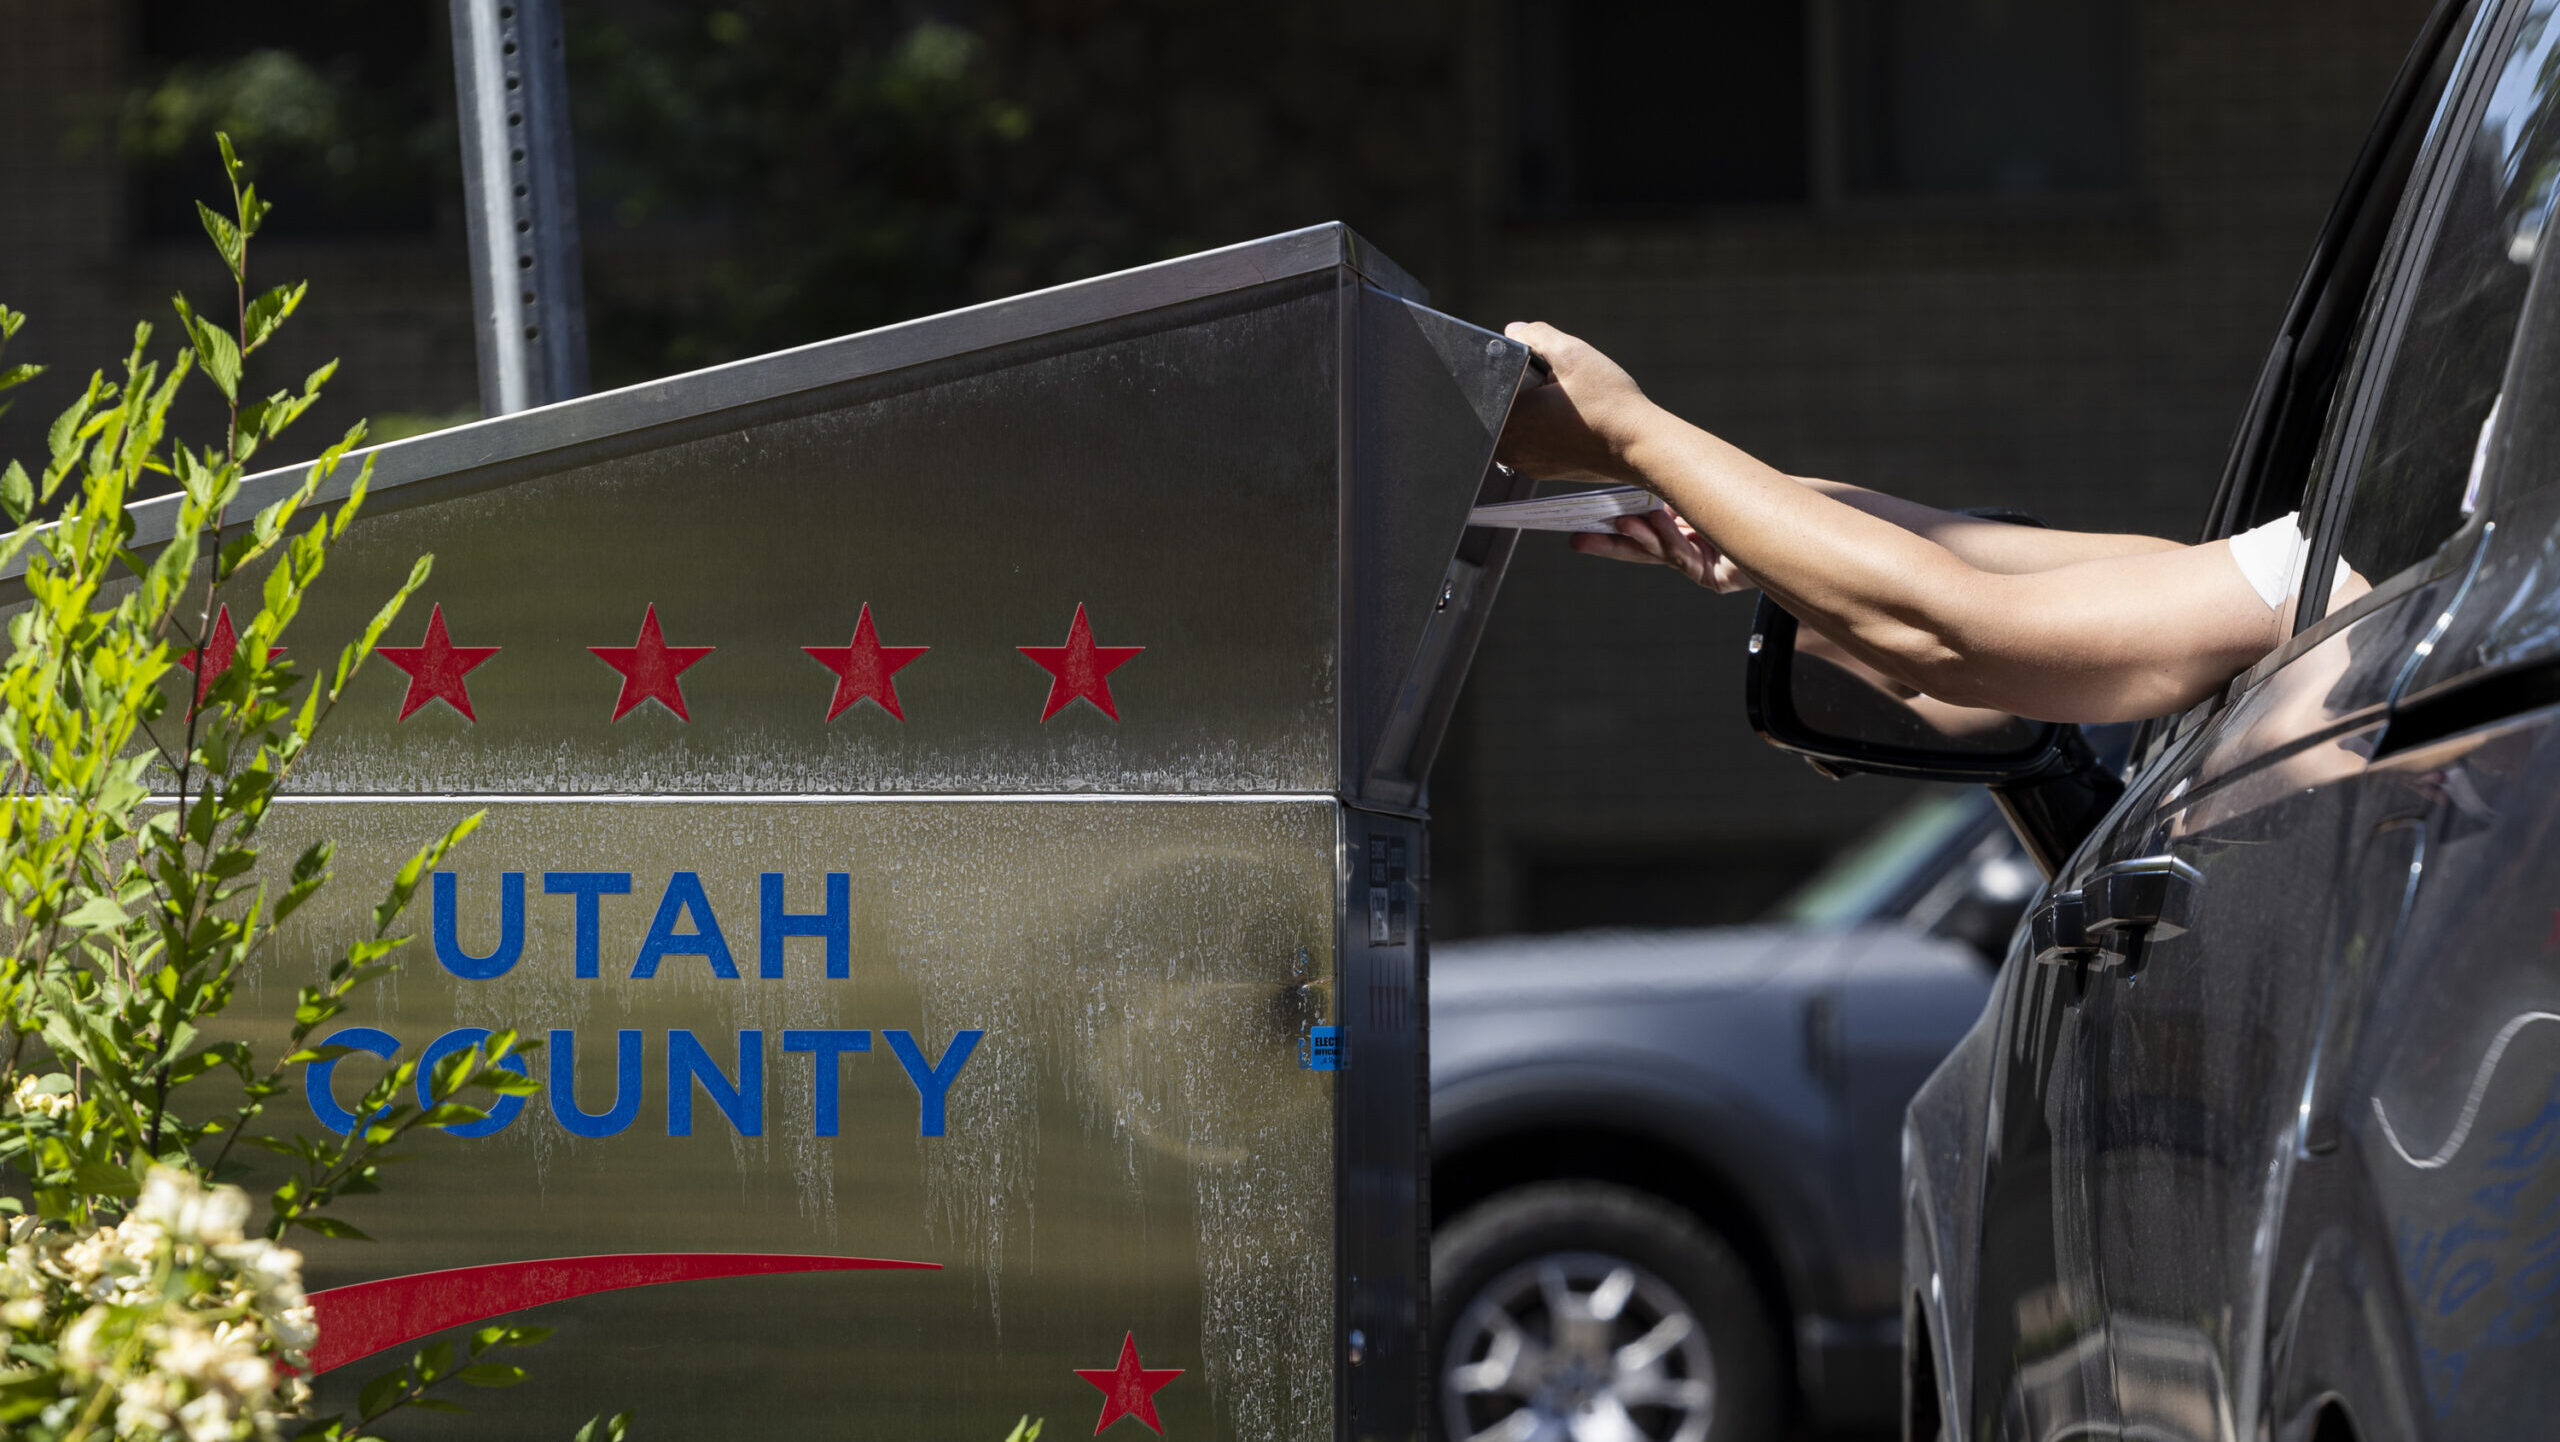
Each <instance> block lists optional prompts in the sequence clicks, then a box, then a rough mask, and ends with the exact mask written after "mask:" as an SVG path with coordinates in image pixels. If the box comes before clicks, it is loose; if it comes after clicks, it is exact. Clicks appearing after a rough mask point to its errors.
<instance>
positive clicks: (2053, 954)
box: [2027, 856, 2204, 967]
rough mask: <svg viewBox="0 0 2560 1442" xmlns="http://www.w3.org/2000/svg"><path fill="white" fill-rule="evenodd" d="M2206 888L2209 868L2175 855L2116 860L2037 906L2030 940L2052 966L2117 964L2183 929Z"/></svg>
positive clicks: (2029, 926)
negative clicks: (2147, 943)
mask: <svg viewBox="0 0 2560 1442" xmlns="http://www.w3.org/2000/svg"><path fill="white" fill-rule="evenodd" d="M2203 889H2204V876H2203V874H2202V873H2200V872H2198V871H2197V870H2196V869H2195V868H2194V867H2192V866H2190V865H2188V864H2187V863H2185V862H2183V861H2180V860H2179V859H2178V858H2176V857H2174V856H2141V857H2136V858H2134V859H2132V860H2130V861H2117V862H2112V863H2110V864H2108V865H2106V866H2102V867H2100V868H2098V870H2097V871H2096V872H2095V873H2094V874H2092V875H2091V876H2090V877H2089V879H2088V880H2087V881H2084V882H2082V883H2081V884H2080V885H2079V887H2078V888H2077V889H2075V890H2071V891H2057V892H2055V893H2054V894H2053V895H2052V897H2051V898H2050V899H2048V900H2047V901H2046V902H2045V904H2044V905H2042V906H2040V907H2038V908H2036V912H2035V915H2034V916H2033V917H2031V918H2029V919H2028V923H2027V934H2028V942H2029V945H2030V946H2031V947H2032V948H2033V954H2034V956H2035V959H2036V960H2038V961H2040V962H2043V963H2045V964H2046V965H2048V966H2060V965H2065V964H2069V963H2080V962H2091V963H2095V964H2097V965H2099V966H2101V967H2106V966H2112V965H2114V964H2115V963H2116V962H2118V961H2121V960H2123V959H2125V958H2126V957H2127V956H2128V955H2130V954H2131V953H2132V952H2133V950H2134V949H2135V947H2136V946H2137V945H2138V944H2139V943H2140V942H2142V941H2144V940H2151V941H2164V940H2167V939H2168V938H2170V937H2173V936H2178V935H2181V934H2183V933H2184V932H2185V931H2186V929H2187V926H2188V924H2189V923H2190V922H2192V921H2193V920H2194V917H2195V905H2196V897H2197V895H2198V894H2199V893H2200V892H2202V891H2203Z"/></svg>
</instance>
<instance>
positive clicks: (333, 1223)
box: [293, 1217, 373, 1242]
mask: <svg viewBox="0 0 2560 1442" xmlns="http://www.w3.org/2000/svg"><path fill="white" fill-rule="evenodd" d="M293 1224H294V1225H295V1226H297V1227H305V1228H308V1229H310V1230H312V1231H315V1232H318V1233H319V1234H320V1235H322V1236H324V1237H333V1238H336V1239H337V1240H339V1241H342V1242H370V1241H372V1240H373V1238H372V1237H370V1236H367V1235H366V1234H365V1233H364V1231H363V1230H362V1229H360V1228H358V1227H356V1226H355V1225H353V1224H352V1223H348V1222H342V1221H339V1220H338V1219H337V1218H336V1217H296V1218H294V1219H293Z"/></svg>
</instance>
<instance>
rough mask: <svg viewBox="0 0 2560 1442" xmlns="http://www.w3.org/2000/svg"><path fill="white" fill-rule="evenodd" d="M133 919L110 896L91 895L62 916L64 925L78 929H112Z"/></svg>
mask: <svg viewBox="0 0 2560 1442" xmlns="http://www.w3.org/2000/svg"><path fill="white" fill-rule="evenodd" d="M132 920H133V918H132V917H130V916H127V915H125V913H124V908H123V907H121V906H118V905H116V899H115V898H114V897H112V896H93V897H91V898H89V900H88V901H87V902H85V903H83V904H82V905H81V906H80V907H79V908H78V909H77V910H75V911H73V912H72V913H71V914H70V915H68V916H66V917H64V918H62V922H63V924H64V925H65V926H69V927H72V928H75V929H77V930H80V931H113V930H116V929H118V928H120V927H123V926H125V925H126V924H128V923H130V922H131V921H132Z"/></svg>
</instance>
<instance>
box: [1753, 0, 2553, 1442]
mask: <svg viewBox="0 0 2560 1442" xmlns="http://www.w3.org/2000/svg"><path fill="white" fill-rule="evenodd" d="M2555 190H2560V0H2463V3H2447V4H2445V5H2443V6H2442V7H2440V8H2439V10H2438V11H2437V12H2436V13H2435V15H2434V16H2433V17H2432V18H2431V19H2430V20H2429V21H2428V23H2427V25H2426V28H2425V30H2424V32H2423V33H2422V35H2421V38H2420V42H2419V45H2418V47H2417V49H2416V51H2415V53H2414V54H2413V55H2412V57H2411V59H2410V62H2409V64H2408V66H2407V68H2406V69H2405V70H2404V72H2403V74H2402V76H2401V79H2400V81H2399V82H2398V84H2397V85H2396V87H2395V89H2394V91H2393V94H2392V96H2391V98H2390V101H2389V103H2388V104H2387V105H2386V107H2385V109H2384V113H2383V116H2382V120H2381V123H2380V125H2379V127H2378V128H2377V130H2376V133H2375V136H2374V138H2373V140H2372V141H2371V142H2370V143H2369V144H2368V146H2367V148H2366V150H2365V153H2364V155H2363V156H2362V158H2361V159H2360V160H2359V161H2358V163H2357V165H2356V167H2355V170H2354V172H2353V175H2352V176H2351V179H2350V183H2349V185H2348V187H2347V191H2346V193H2345V195H2344V197H2343V198H2342V200H2341V202H2340V204H2339V206H2338V208H2337V211H2336V213H2335V214H2334V216H2333V218H2332V220H2331V223H2330V225H2329V228H2328V230H2327V231H2326V233H2325V234H2324V235H2323V236H2322V238H2321V240H2320V243H2319V245H2318V246H2317V248H2316V249H2315V251H2314V255H2313V260H2312V263H2311V265H2310V266H2309V268H2308V269H2307V271H2306V273H2305V277H2304V280H2303V283H2302V287H2301V291H2300V293H2299V295H2298V297H2297V299H2296V301H2295V303H2294V306H2293V308H2292V310H2291V313H2290V314H2289V315H2288V317H2287V319H2286V321H2285V324H2284V327H2283V329H2282V331H2281V333H2280V335H2279V337H2278V340H2277V343H2276V345H2275V347H2274V349H2273V351H2272V352H2271V354H2270V356H2269V359H2268V362H2267V366H2266V368H2265V370H2264V372H2263V373H2262V376H2261V379H2260V383H2259V386H2258V390H2257V393H2256V394H2255V396H2254V397H2252V398H2251V400H2250V402H2249V406H2248V409H2247V412H2246V418H2245V420H2244V423H2243V425H2242V428H2241V433H2240V436H2239V438H2238V441H2237V443H2236V445H2235V447H2234V449H2233V454H2232V459H2231V463H2230V466H2229V468H2228V471H2227V473H2226V476H2225V480H2224V483H2223V487H2222V490H2221V493H2220V495H2219V496H2218V497H2217V499H2216V501H2215V503H2214V506H2213V508H2212V510H2211V511H2210V512H2209V513H2208V515H2207V517H2206V520H2205V530H2206V533H2207V534H2209V535H2229V534H2234V533H2236V532H2238V531H2240V530H2243V529H2246V528H2248V527H2251V526H2254V525H2257V524H2259V523H2261V522H2264V521H2266V520H2268V519H2270V518H2273V517H2278V516H2282V515H2283V514H2284V513H2286V512H2287V511H2293V510H2297V509H2298V510H2299V511H2300V512H2301V513H2302V515H2303V516H2304V517H2306V518H2307V525H2306V527H2305V532H2306V534H2307V535H2308V537H2309V538H2310V550H2309V564H2308V567H2307V572H2306V576H2305V579H2304V582H2303V585H2302V587H2301V590H2300V592H2299V595H2298V597H2297V599H2296V603H2295V614H2296V615H2297V616H2298V618H2299V619H2298V622H2297V624H2296V627H2295V630H2294V633H2293V635H2292V637H2291V639H2290V640H2289V641H2288V642H2287V643H2286V644H2284V645H2282V646H2281V647H2279V648H2278V649H2277V650H2276V651H2275V653H2274V654H2273V655H2270V656H2269V657H2267V658H2266V659H2265V660H2264V661H2263V662H2261V663H2260V664H2259V665H2257V666H2256V667H2255V668H2253V669H2252V670H2250V671H2249V672H2247V673H2246V674H2244V675H2242V676H2240V677H2239V678H2238V679H2236V680H2235V681H2234V682H2233V683H2232V684H2231V685H2230V687H2229V688H2228V689H2227V690H2226V691H2225V692H2224V693H2223V694H2221V695H2218V696H2215V697H2213V698H2210V699H2208V700H2207V701H2205V702H2204V703H2202V704H2200V705H2198V706H2196V707H2195V708H2194V709H2193V710H2191V711H2189V712H2187V713H2185V714H2183V715H2180V716H2175V717H2170V718H2166V719H2164V720H2161V721H2158V722H2155V723H2153V724H2151V725H2150V726H2149V727H2147V728H2146V730H2145V732H2144V734H2143V736H2142V737H2141V738H2140V740H2139V742H2138V743H2137V745H2136V747H2135V761H2134V764H2133V765H2132V767H2131V768H2129V770H2128V771H2127V772H2126V773H2124V775H2123V776H2122V777H2121V782H2120V784H2119V782H2118V779H2117V778H2114V777H2110V776H2108V775H2106V774H2105V773H2104V771H2103V770H2102V769H2099V768H2094V767H2092V766H2091V765H2090V764H2089V763H2088V762H2087V761H2086V759H2085V755H2084V753H2081V752H2079V751H2078V750H2077V749H2076V747H2075V743H2074V738H2073V736H2072V735H2071V733H2070V732H2069V731H2068V729H2067V728H2055V727H2049V726H2047V727H2037V726H2020V727H2018V728H2014V731H2013V732H2010V733H2003V736H2004V738H2006V739H2001V740H1999V741H1997V742H1990V743H1986V742H1983V741H1981V740H1980V739H1979V735H1987V734H1990V733H1989V732H1980V733H1978V735H1977V737H1976V738H1974V739H1968V738H1966V737H1961V736H1949V735H1932V734H1930V731H1931V728H1929V726H1928V725H1927V723H1926V722H1925V721H1918V722H1914V721H1912V720H1909V719H1906V721H1905V722H1904V723H1903V724H1901V725H1898V726H1893V727H1884V728H1874V729H1872V730H1871V731H1870V733H1869V734H1859V735H1847V734H1827V735H1826V734H1824V733H1823V732H1822V731H1821V730H1820V729H1819V728H1816V727H1813V726H1808V725H1807V724H1805V719H1804V718H1805V717H1807V716H1813V715H1831V716H1835V717H1847V716H1850V715H1852V714H1853V713H1852V712H1851V711H1850V710H1849V709H1848V708H1846V707H1843V706H1831V705H1827V704H1825V703H1824V701H1823V700H1822V698H1821V697H1820V696H1819V695H1818V693H1819V692H1821V691H1823V690H1824V689H1825V688H1836V687H1838V686H1840V685H1842V684H1843V683H1842V681H1841V679H1840V678H1839V676H1838V674H1837V673H1836V672H1831V671H1829V670H1828V669H1827V668H1826V667H1824V665H1823V664H1822V663H1821V662H1819V661H1815V660H1812V659H1810V658H1808V657H1804V656H1799V655H1796V654H1795V653H1794V652H1793V651H1792V649H1791V646H1790V645H1789V643H1788V637H1787V629H1788V628H1787V627H1786V625H1785V624H1784V623H1783V621H1782V620H1781V619H1780V618H1778V617H1776V616H1775V615H1774V613H1771V612H1768V611H1766V610H1764V612H1763V614H1762V621H1763V625H1764V629H1763V631H1762V636H1761V641H1762V646H1761V652H1760V654H1761V656H1762V658H1763V659H1762V660H1761V661H1759V662H1758V663H1756V665H1755V671H1754V677H1753V696H1754V702H1755V707H1756V714H1757V715H1758V718H1759V720H1760V722H1761V724H1762V726H1763V729H1764V730H1765V731H1766V732H1767V733H1768V734H1769V735H1770V736H1771V737H1772V739H1775V740H1777V741H1779V742H1781V744H1786V745H1789V746H1791V747H1793V748H1795V749H1798V750H1802V751H1805V752H1807V753H1808V754H1812V755H1815V756H1817V757H1819V758H1821V759H1823V760H1824V761H1825V763H1826V764H1828V765H1830V766H1832V767H1833V768H1835V769H1842V770H1854V769H1865V770H1874V771H1885V772H1895V773H1900V774H1906V775H1931V776H1937V777H1941V778H1944V777H1951V776H1956V775H1972V776H1975V777H1978V778H1980V779H1983V780H1987V781H1990V782H1992V783H1993V784H1994V787H1995V790H1996V791H1997V792H1998V793H1999V795H2000V798H2001V800H2002V802H2003V804H2004V806H2005V807H2006V809H2007V810H2008V811H2009V813H2010V814H2011V816H2012V817H2013V819H2014V820H2015V821H2016V823H2017V824H2018V827H2019V829H2020V831H2021V834H2022V836H2023V837H2024V838H2025V839H2026V841H2027V842H2028V843H2029V847H2030V850H2031V852H2032V853H2034V854H2035V855H2037V856H2038V857H2039V858H2040V859H2041V860H2043V861H2044V862H2046V863H2047V864H2049V865H2050V867H2051V869H2052V871H2053V879H2052V881H2051V883H2050V885H2049V887H2048V888H2047V889H2046V891H2045V892H2044V894H2043V895H2041V896H2040V897H2039V898H2038V900H2037V902H2036V904H2035V906H2034V907H2033V908H2032V910H2031V912H2030V915H2029V924H2028V925H2027V926H2026V927H2025V928H2024V929H2022V931H2021V933H2020V934H2019V936H2018V937H2017V938H2016V940H2015V941H2014V942H2013V944H2012V945H2011V947H2010V948H2009V951H2008V954H2007V958H2006V961H2005V963H2004V965H2003V967H2002V970H2001V973H2000V977H1999V982H1998V985H1997V988H1996V991H1995V993H1994V996H1993V1000H1992V1002H1991V1005H1990V1006H1989V1007H1988V1008H1987V1009H1986V1010H1985V1012H1984V1014H1983V1017H1982V1020H1981V1022H1980V1023H1979V1025H1977V1026H1976V1027H1975V1028H1974V1030H1973V1031H1972V1032H1971V1033H1970V1034H1969V1035H1968V1036H1967V1037H1966V1039H1965V1040H1964V1042H1963V1044H1962V1045H1961V1046H1960V1047H1958V1049H1957V1050H1956V1051H1955V1052H1954V1053H1953V1054H1952V1055H1951V1056H1950V1057H1949V1058H1948V1061H1947V1063H1946V1065H1945V1066H1944V1067H1943V1068H1942V1069H1941V1070H1939V1071H1938V1073H1937V1074H1936V1075H1935V1076H1934V1077H1932V1078H1931V1079H1930V1081H1929V1083H1928V1084H1927V1086H1926V1087H1924V1088H1923V1089H1922V1091H1921V1093H1920V1095H1919V1096H1918V1097H1917V1098H1916V1099H1915V1100H1914V1102H1913V1104H1912V1107H1911V1111H1910V1116H1909V1122H1908V1131H1907V1139H1906V1143H1905V1145H1906V1149H1907V1172H1906V1177H1905V1183H1904V1193H1903V1202H1902V1211H1903V1227H1904V1236H1905V1250H1904V1263H1903V1281H1904V1306H1905V1309H1906V1311H1907V1313H1908V1315H1909V1316H1910V1318H1911V1319H1912V1321H1911V1324H1910V1326H1909V1327H1908V1329H1907V1330H1908V1337H1909V1353H1908V1355H1909V1370H1908V1386H1909V1409H1908V1413H1907V1416H1908V1424H1907V1426H1908V1430H1909V1433H1910V1435H1912V1436H1914V1437H1932V1436H1939V1435H1947V1436H1960V1437H1966V1438H1985V1439H1988V1438H2035V1439H2043V1438H2058V1437H2091V1436H2106V1437H2142V1438H2212V1439H2223V1438H2239V1437H2265V1438H2273V1439H2279V1442H2293V1439H2306V1438H2308V1439H2320V1442H2336V1439H2345V1438H2358V1437H2389V1438H2441V1439H2452V1438H2465V1439H2468V1438H2491V1437H2497V1438H2511V1437H2513V1438H2520V1437H2548V1436H2551V1435H2553V1431H2554V1428H2555V1423H2554V1418H2555V1417H2560V1024H2555V1023H2560V834H2555V829H2556V828H2560V485H2555V484H2554V482H2555V481H2556V480H2560V279H2555V276H2554V274H2553V272H2552V271H2551V269H2550V266H2551V262H2550V261H2549V260H2548V259H2547V258H2546V252H2545V248H2544V244H2543V242H2544V241H2545V239H2546V238H2548V237H2549V236H2550V235H2551V232H2550V230H2549V222H2550V219H2551V213H2552V206H2553V199H2554V194H2555ZM2340 577H2343V578H2344V583H2343V584H2341V583H2339V578H2340ZM1851 684H1854V683H1851ZM1880 709H1882V708H1879V707H1875V706H1873V705H1872V704H1870V705H1869V706H1868V708H1867V710H1866V712H1864V713H1859V714H1864V715H1873V714H1874V712H1876V711H1877V710H1880ZM2020 735H2023V736H2026V737H2029V738H2031V743H2032V744H2024V745H2021V743H2019V742H2018V741H2017V740H2016V739H2015V737H2016V736H2020Z"/></svg>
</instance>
